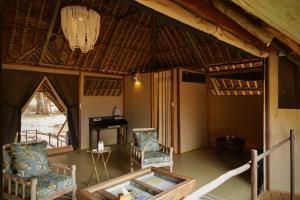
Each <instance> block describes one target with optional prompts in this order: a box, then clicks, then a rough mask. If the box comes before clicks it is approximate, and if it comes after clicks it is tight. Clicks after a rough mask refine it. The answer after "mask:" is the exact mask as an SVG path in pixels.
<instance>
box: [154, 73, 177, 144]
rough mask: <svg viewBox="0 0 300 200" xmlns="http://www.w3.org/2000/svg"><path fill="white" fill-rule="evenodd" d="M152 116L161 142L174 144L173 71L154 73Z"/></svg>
mask: <svg viewBox="0 0 300 200" xmlns="http://www.w3.org/2000/svg"><path fill="white" fill-rule="evenodd" d="M152 77H153V81H152V106H153V107H152V116H153V127H155V128H156V129H157V131H158V140H159V143H161V144H164V145H167V146H171V144H172V73H171V71H163V72H155V73H153V74H152Z"/></svg>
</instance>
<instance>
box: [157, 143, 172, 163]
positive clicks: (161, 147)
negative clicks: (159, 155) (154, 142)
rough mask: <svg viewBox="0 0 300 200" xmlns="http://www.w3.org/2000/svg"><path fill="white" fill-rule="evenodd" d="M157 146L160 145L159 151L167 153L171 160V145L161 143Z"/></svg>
mask: <svg viewBox="0 0 300 200" xmlns="http://www.w3.org/2000/svg"><path fill="white" fill-rule="evenodd" d="M159 146H160V151H161V152H164V153H167V154H169V155H170V157H171V160H173V147H168V146H166V145H163V144H159Z"/></svg>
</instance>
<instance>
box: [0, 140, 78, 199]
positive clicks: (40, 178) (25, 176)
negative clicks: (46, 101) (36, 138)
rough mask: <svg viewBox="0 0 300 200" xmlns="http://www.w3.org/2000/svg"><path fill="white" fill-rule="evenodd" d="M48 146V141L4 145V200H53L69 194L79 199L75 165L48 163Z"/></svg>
mask: <svg viewBox="0 0 300 200" xmlns="http://www.w3.org/2000/svg"><path fill="white" fill-rule="evenodd" d="M46 147H47V142H46V141H41V142H26V143H15V144H8V145H4V146H3V161H4V163H3V165H4V166H3V169H4V170H3V192H4V199H25V200H27V199H30V200H35V199H43V200H50V199H54V198H57V197H59V196H62V195H64V194H66V193H69V192H72V199H76V190H77V186H76V179H75V170H76V166H75V165H71V166H68V165H63V164H59V163H49V162H48V156H47V148H46Z"/></svg>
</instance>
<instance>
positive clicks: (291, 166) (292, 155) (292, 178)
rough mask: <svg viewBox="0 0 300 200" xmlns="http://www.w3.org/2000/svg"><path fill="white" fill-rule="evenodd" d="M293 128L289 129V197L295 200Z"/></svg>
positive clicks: (294, 136)
mask: <svg viewBox="0 0 300 200" xmlns="http://www.w3.org/2000/svg"><path fill="white" fill-rule="evenodd" d="M295 139H296V135H295V130H290V156H291V157H290V173H291V174H290V176H291V177H290V179H291V183H290V184H291V194H290V199H291V200H295Z"/></svg>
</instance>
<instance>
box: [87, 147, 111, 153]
mask: <svg viewBox="0 0 300 200" xmlns="http://www.w3.org/2000/svg"><path fill="white" fill-rule="evenodd" d="M112 149H113V148H112V147H104V150H102V151H98V150H97V149H93V150H87V152H88V153H106V152H111V151H112Z"/></svg>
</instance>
